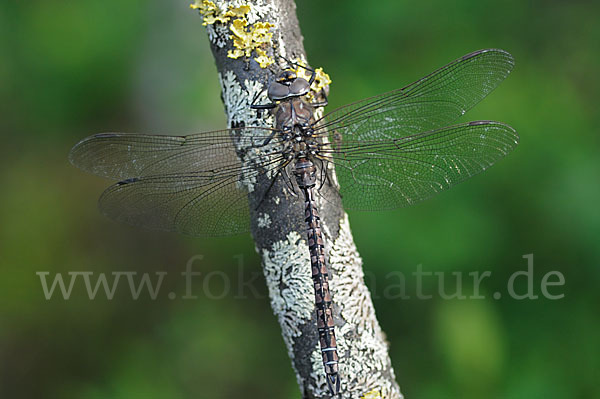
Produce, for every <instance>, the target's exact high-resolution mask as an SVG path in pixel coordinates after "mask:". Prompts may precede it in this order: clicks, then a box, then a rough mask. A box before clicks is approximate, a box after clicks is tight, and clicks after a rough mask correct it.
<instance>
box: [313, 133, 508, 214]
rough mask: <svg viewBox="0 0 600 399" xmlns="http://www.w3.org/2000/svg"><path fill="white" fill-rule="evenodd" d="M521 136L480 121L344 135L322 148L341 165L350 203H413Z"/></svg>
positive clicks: (474, 170) (484, 164)
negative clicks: (381, 137)
mask: <svg viewBox="0 0 600 399" xmlns="http://www.w3.org/2000/svg"><path fill="white" fill-rule="evenodd" d="M518 141H519V136H518V135H517V133H516V132H515V131H514V130H513V128H511V127H510V126H508V125H505V124H502V123H499V122H491V121H478V122H469V123H464V124H460V125H456V126H451V127H446V128H442V129H438V130H434V131H430V132H426V133H420V134H416V135H413V136H409V137H404V138H400V139H394V140H387V141H364V140H344V141H341V142H337V143H334V146H333V148H330V149H326V148H325V149H323V150H322V151H321V153H320V154H322V155H323V156H324V157H325V158H326V159H328V160H329V161H331V162H333V163H334V164H335V166H336V173H337V177H338V180H339V184H340V194H341V195H342V201H343V203H344V206H346V207H347V208H348V209H362V210H378V209H393V208H398V207H402V206H407V205H412V204H414V203H416V202H419V201H422V200H424V199H427V198H429V197H432V196H433V195H435V194H436V193H439V192H440V191H442V190H446V189H448V188H450V187H452V186H454V185H455V184H458V183H460V182H462V181H464V180H466V179H468V178H469V177H471V176H474V175H476V174H478V173H480V172H483V171H484V170H485V169H487V168H488V167H490V166H491V165H493V164H494V163H495V162H496V161H498V160H499V159H500V158H502V157H504V156H505V155H506V154H508V153H509V152H510V151H511V150H513V149H514V148H515V147H516V146H517V144H518Z"/></svg>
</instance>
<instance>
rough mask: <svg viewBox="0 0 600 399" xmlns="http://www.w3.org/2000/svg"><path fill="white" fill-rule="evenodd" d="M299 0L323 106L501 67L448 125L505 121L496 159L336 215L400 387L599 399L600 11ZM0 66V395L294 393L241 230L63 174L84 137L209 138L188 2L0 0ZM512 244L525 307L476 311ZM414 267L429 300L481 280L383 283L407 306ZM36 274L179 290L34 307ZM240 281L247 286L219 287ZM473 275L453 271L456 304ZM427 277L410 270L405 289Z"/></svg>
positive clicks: (430, 286)
mask: <svg viewBox="0 0 600 399" xmlns="http://www.w3.org/2000/svg"><path fill="white" fill-rule="evenodd" d="M298 3H299V4H298V16H299V19H300V24H301V27H302V31H303V35H304V44H305V47H306V50H307V53H308V56H309V59H310V61H311V63H312V65H314V66H322V67H324V68H325V71H326V72H328V73H329V74H330V76H331V78H332V80H333V84H332V86H331V95H330V103H331V106H330V109H332V108H333V107H335V106H339V105H343V104H345V103H348V102H351V101H354V100H357V99H361V98H364V97H367V96H370V95H374V94H378V93H381V92H384V91H388V90H391V89H394V88H398V87H401V86H403V85H405V84H407V83H410V82H412V81H414V80H416V79H417V78H420V77H421V76H423V75H425V74H426V73H429V72H431V71H432V70H434V69H435V68H437V67H439V66H441V65H444V64H445V63H447V62H449V61H451V60H453V59H455V58H457V57H459V56H462V55H463V54H466V53H468V52H470V51H473V50H476V49H480V48H486V47H498V48H503V49H505V50H507V51H509V52H511V53H512V54H513V55H514V57H515V59H516V67H515V70H514V72H513V73H512V74H511V75H510V76H509V78H508V79H507V80H506V81H505V82H504V83H503V84H502V85H501V86H500V87H499V88H498V89H497V90H496V91H495V92H494V93H492V95H491V96H490V97H489V98H487V99H486V100H485V101H483V102H482V103H481V104H479V105H478V106H477V107H476V108H475V109H473V110H472V111H471V112H469V113H468V114H467V115H466V116H465V118H466V119H463V120H475V119H495V120H500V121H503V122H506V123H508V124H510V125H512V126H513V127H515V129H516V130H517V131H518V132H519V134H520V136H521V144H520V145H519V147H518V148H517V149H516V151H515V152H514V153H512V154H510V155H509V156H508V157H507V158H506V159H504V160H502V161H501V162H499V164H498V165H497V166H494V167H493V168H492V169H490V170H489V171H487V172H486V173H485V174H483V175H480V176H477V177H475V178H473V179H471V180H470V181H468V182H467V183H464V184H462V185H460V186H458V187H456V188H454V189H452V190H450V191H448V192H446V193H443V194H441V195H439V196H437V197H436V198H435V199H433V200H430V201H427V202H425V203H423V204H420V205H418V206H414V207H411V208H405V209H401V210H399V211H395V212H380V213H352V214H351V215H350V221H351V226H352V228H353V231H354V236H355V239H356V242H357V245H358V248H359V251H360V252H361V254H362V255H363V257H364V263H365V272H366V273H367V281H368V283H369V284H370V287H371V289H372V291H373V297H374V302H375V306H376V309H377V314H378V317H379V320H380V323H381V325H382V327H383V329H384V330H385V332H386V334H387V337H388V340H389V342H390V343H391V346H390V353H391V356H392V361H393V365H394V368H395V371H396V375H397V379H398V382H399V384H400V386H401V388H402V391H403V393H404V394H405V395H406V397H407V398H419V399H429V398H431V399H441V398H461V399H470V398H483V397H489V398H505V399H512V398H515V399H517V398H528V399H529V398H545V399H553V398H561V399H563V398H585V399H588V398H593V397H598V391H599V389H600V382H599V381H600V317H599V311H600V309H599V305H600V294H599V290H598V284H599V283H600V265H599V263H600V262H599V261H600V249H599V247H598V238H599V237H600V211H599V205H600V201H599V200H600V188H599V182H600V179H599V175H600V174H599V172H600V161H599V157H598V149H599V148H600V146H599V141H600V139H599V135H598V133H599V129H598V126H600V113H599V112H598V95H599V93H600V80H599V78H598V75H599V74H598V73H599V71H600V51H598V50H599V47H598V44H599V43H600V24H599V23H598V17H599V15H600V14H599V8H600V7H599V4H598V3H595V4H592V2H577V1H570V2H563V1H521V0H510V1H506V2H501V3H497V2H494V3H492V2H485V1H484V2H482V1H474V0H472V1H466V0H463V1H456V2H448V1H442V0H437V1H430V2H412V1H410V2H408V1H378V2H368V3H367V2H364V1H355V0H352V1H345V2H343V3H342V2H330V3H331V4H329V2H327V3H326V2H317V1H308V2H304V1H300V2H298ZM0 56H1V62H0V101H1V104H2V105H1V107H0V127H1V134H2V143H3V144H2V146H0V155H1V156H0V187H1V191H2V195H0V264H1V270H2V272H3V273H2V275H3V276H4V277H3V278H2V279H0V295H1V296H0V397H2V398H91V399H100V398H102V399H104V398H192V397H194V398H238V397H245V398H259V397H260V398H262V397H268V398H300V393H299V391H298V388H297V384H296V380H295V376H294V374H293V372H292V369H291V367H290V366H289V360H288V358H287V353H286V350H285V347H284V344H283V341H282V339H281V336H280V333H279V325H278V323H277V321H276V320H275V317H274V316H273V315H272V312H271V308H270V305H269V301H268V298H267V297H266V296H265V294H266V287H265V285H264V282H263V281H262V275H261V274H260V273H261V269H260V264H259V257H258V256H257V255H256V254H255V253H254V246H253V243H252V240H251V238H250V236H249V235H248V236H239V237H231V238H222V239H191V238H185V237H180V236H177V235H174V234H167V233H156V232H148V231H143V230H139V229H135V228H132V227H128V226H122V225H118V224H116V223H113V222H112V221H110V220H107V219H105V218H104V217H102V216H101V215H100V214H99V213H98V212H97V210H96V207H95V203H96V200H97V197H98V196H99V194H100V193H101V192H102V190H103V189H104V188H105V187H106V186H107V185H108V182H107V181H104V180H103V179H100V178H96V177H94V176H91V175H87V174H85V173H83V172H81V171H79V170H77V169H75V168H74V167H72V166H71V165H69V164H68V162H67V153H68V151H69V149H70V148H71V146H72V145H73V144H74V143H75V142H77V141H78V140H79V139H81V138H83V137H84V136H87V135H89V134H92V133H97V132H102V131H132V132H150V133H170V134H184V133H193V132H199V131H203V130H209V129H216V128H222V127H224V126H225V117H224V113H223V110H222V104H221V101H220V99H219V86H218V82H217V75H216V69H215V66H214V62H213V59H212V55H211V53H210V50H209V48H208V43H207V39H206V35H205V30H204V28H203V27H202V25H201V19H200V17H199V16H198V15H197V13H196V12H193V11H191V10H190V9H189V8H188V3H187V2H185V1H182V2H165V1H158V0H152V1H148V0H146V1H141V0H138V1H121V0H119V1H117V0H106V1H102V2H96V1H88V0H82V1H78V2H74V1H58V0H57V1H50V0H47V1H28V2H9V1H3V2H2V3H1V5H0ZM530 253H533V254H534V276H533V282H534V290H535V293H536V294H538V295H540V297H539V298H538V299H537V300H516V299H512V298H509V297H508V296H507V295H504V296H503V297H502V298H500V299H499V300H494V299H492V295H491V294H492V293H494V292H502V293H506V285H507V281H508V279H509V278H510V276H511V275H512V274H513V273H515V272H516V271H519V270H525V269H526V265H527V263H526V260H525V259H523V255H525V254H530ZM195 255H202V256H203V259H202V260H198V259H196V260H195V261H194V269H195V270H196V271H199V272H201V273H202V276H200V277H198V280H194V294H195V295H198V297H199V298H198V299H196V300H183V299H180V298H179V296H181V293H182V292H184V291H185V282H184V280H183V279H182V277H181V276H180V273H181V272H182V271H183V270H184V269H185V267H186V263H187V262H188V260H190V259H192V260H193V259H195V258H193V257H194V256H195ZM240 265H242V267H241V268H240ZM417 265H422V269H423V271H425V272H446V273H447V275H448V280H447V281H446V289H447V291H448V292H453V291H456V283H455V282H454V280H453V279H451V278H450V277H451V276H450V273H451V272H454V271H461V272H463V274H464V275H465V277H466V276H468V273H469V272H474V271H479V272H480V273H481V272H483V271H490V272H491V273H492V277H490V278H488V279H486V280H484V282H483V283H482V288H481V293H482V294H483V295H486V298H487V299H485V300H481V299H480V300H474V299H472V300H443V299H442V298H440V297H439V295H435V296H434V298H432V299H430V300H419V299H417V298H414V295H412V296H413V298H411V299H404V300H403V299H398V298H390V297H389V295H387V297H386V295H385V294H386V293H389V289H391V288H390V284H397V283H398V281H397V280H394V277H393V276H394V275H390V274H389V273H390V272H398V271H399V272H402V273H403V274H404V275H406V276H408V278H407V281H406V291H407V294H409V295H411V294H414V293H415V280H414V278H410V276H411V273H413V272H414V271H415V270H416V268H417ZM40 271H47V272H50V273H51V274H50V277H52V276H54V274H55V273H64V274H65V277H66V273H67V272H69V271H87V272H94V273H95V274H97V273H101V272H104V273H107V274H109V275H110V273H111V272H115V271H129V272H138V276H139V275H141V273H152V276H154V275H155V274H154V273H155V272H167V273H168V276H167V277H165V279H164V281H163V285H162V287H161V291H160V292H161V293H165V292H170V291H173V292H176V293H177V294H178V298H176V299H174V300H170V299H169V298H168V297H167V296H166V295H164V294H162V295H159V296H158V297H157V299H156V300H152V299H150V298H148V295H142V296H141V297H140V299H139V300H133V299H132V298H131V294H130V293H129V292H128V291H127V289H124V288H123V287H121V288H120V289H118V290H117V293H116V294H115V298H114V299H113V300H107V299H106V296H105V295H103V293H102V292H101V293H99V294H98V297H97V298H96V299H94V300H90V299H88V297H87V294H86V292H85V289H84V288H83V284H82V283H81V280H80V281H79V283H77V284H75V288H74V289H73V292H72V294H71V298H70V299H69V300H63V299H61V298H60V297H59V296H58V295H55V297H53V299H51V300H46V299H45V298H44V294H43V290H42V287H41V284H40V278H39V277H38V276H37V275H36V272H40ZM550 271H560V272H561V273H562V274H563V275H564V278H565V285H564V286H563V287H553V288H552V289H551V290H550V292H551V293H558V294H560V293H564V294H565V296H564V298H563V299H559V300H550V299H546V298H544V297H542V296H541V293H540V283H541V280H542V278H543V276H544V275H545V273H548V272H550ZM209 273H212V274H209ZM240 274H241V276H240ZM256 275H258V277H256V278H255V276H256ZM207 276H210V277H211V278H210V279H204V277H207ZM153 278H154V277H153ZM252 278H255V280H253V281H252V282H251V285H252V289H254V290H255V291H252V290H251V289H248V287H247V286H243V285H240V284H239V282H240V281H242V282H244V281H246V282H247V281H249V280H251V279H252ZM225 280H227V281H230V283H231V284H230V286H229V290H227V289H228V287H227V285H226V284H224V283H223V281H225ZM471 286H472V284H471V280H470V279H466V278H465V281H464V282H463V290H464V291H465V293H467V294H468V293H469V292H471V291H472V287H471ZM436 287H437V285H436V284H435V280H434V279H431V278H430V279H429V280H428V279H426V280H425V287H424V291H425V292H435V290H436ZM386 289H387V290H388V291H386ZM526 289H527V287H526V282H525V281H524V280H522V279H521V280H520V281H519V283H518V284H517V291H518V292H523V291H524V290H526ZM240 290H241V292H240ZM223 292H225V293H226V295H224V296H223V297H222V298H214V297H211V294H213V295H216V296H219V294H221V293H223Z"/></svg>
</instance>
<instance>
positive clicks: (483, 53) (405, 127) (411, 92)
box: [316, 49, 514, 141]
mask: <svg viewBox="0 0 600 399" xmlns="http://www.w3.org/2000/svg"><path fill="white" fill-rule="evenodd" d="M513 65H514V62H513V57H512V56H511V55H510V54H509V53H507V52H506V51H504V50H497V49H488V50H479V51H476V52H473V53H471V54H467V55H465V56H463V57H461V58H459V59H457V60H455V61H453V62H451V63H450V64H448V65H446V66H444V67H442V68H440V69H438V70H437V71H435V72H433V73H431V74H429V75H427V76H425V77H424V78H422V79H420V80H418V81H416V82H414V83H412V84H410V85H408V86H406V87H404V88H402V89H398V90H394V91H391V92H389V93H385V94H381V95H379V96H376V97H372V98H368V99H365V100H362V101H359V102H356V103H353V104H349V105H346V106H344V107H341V108H338V109H337V110H335V111H333V112H331V113H329V114H327V115H325V116H324V117H323V118H322V119H321V120H319V121H318V122H317V123H316V125H317V127H316V130H317V131H323V130H325V129H326V130H328V131H329V134H330V135H334V134H335V135H341V136H343V137H344V138H346V139H350V140H367V141H368V140H377V139H379V140H384V139H395V138H400V137H406V136H410V135H413V134H416V133H421V132H426V131H430V130H434V129H438V128H441V127H443V126H447V125H448V124H450V123H452V122H453V121H454V120H456V119H457V118H458V117H459V116H461V115H462V114H464V113H465V112H466V111H467V110H469V109H470V108H471V107H473V106H474V105H475V104H477V103H478V102H479V101H481V100H482V99H483V98H484V97H485V96H486V95H487V94H488V93H490V92H491V91H492V90H494V88H496V86H498V84H499V83H500V82H502V81H503V80H504V79H505V78H506V76H507V75H508V74H509V73H510V71H511V70H512V68H513Z"/></svg>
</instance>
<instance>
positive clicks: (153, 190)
mask: <svg viewBox="0 0 600 399" xmlns="http://www.w3.org/2000/svg"><path fill="white" fill-rule="evenodd" d="M513 66H514V60H513V57H512V55H511V54H509V53H508V52H506V51H504V50H500V49H485V50H479V51H475V52H472V53H469V54H467V55H464V56H463V57H461V58H459V59H457V60H455V61H453V62H451V63H449V64H448V65H446V66H444V67H442V68H439V69H437V70H436V71H434V72H432V73H430V74H429V75H427V76H425V77H423V78H421V79H419V80H417V81H416V82H414V83H412V84H409V85H408V86H405V87H403V88H401V89H396V90H393V91H390V92H388V93H384V94H381V95H378V96H375V97H371V98H367V99H364V100H361V101H358V102H355V103H351V104H349V105H346V106H342V107H340V108H338V109H336V110H334V111H332V112H329V113H327V114H325V115H324V116H323V117H316V114H315V109H316V108H318V107H322V106H324V105H326V102H327V101H326V96H325V101H322V102H320V103H317V102H313V103H311V102H310V101H309V100H308V93H309V91H310V90H311V89H310V86H311V84H312V83H313V81H314V79H315V72H314V70H312V69H310V68H308V67H306V68H305V69H307V70H309V71H311V72H312V75H311V77H310V79H309V80H306V79H304V78H302V77H299V76H297V75H296V74H295V72H294V71H293V69H292V67H288V68H286V69H284V70H283V72H281V73H280V74H278V75H277V77H276V79H275V80H274V81H273V82H271V84H270V85H269V86H268V90H267V97H268V99H269V101H270V102H269V103H267V104H257V105H254V104H253V105H252V108H254V109H256V110H257V112H262V110H270V112H272V114H273V115H274V117H275V126H274V127H261V126H247V127H237V128H231V129H224V130H219V131H212V132H205V133H200V134H194V135H189V136H164V135H142V134H127V133H102V134H96V135H92V136H90V137H87V138H85V139H83V140H82V141H80V142H79V143H77V144H76V145H75V146H74V147H73V148H72V150H71V152H70V154H69V158H70V161H71V163H72V164H74V165H75V166H77V167H79V168H81V169H83V170H85V171H88V172H91V173H93V174H96V175H99V176H102V177H106V178H110V179H114V180H117V181H118V182H117V183H115V184H114V185H112V186H110V187H109V188H108V189H107V190H106V191H105V192H104V193H103V194H102V195H101V197H100V200H99V206H100V209H101V211H102V212H103V213H104V214H106V215H107V216H109V217H110V218H112V219H115V220H117V221H120V222H125V223H128V224H132V225H137V226H143V227H147V228H152V229H161V230H168V231H175V232H179V233H183V234H187V235H193V236H218V235H229V234H236V233H242V232H247V231H249V229H250V212H249V211H250V209H249V201H248V195H249V191H251V190H253V188H252V183H253V182H256V181H257V177H258V176H259V174H262V175H266V176H269V178H270V179H271V181H272V182H274V181H277V180H278V179H283V180H284V181H285V182H286V186H287V187H289V190H290V191H292V192H295V193H298V194H302V198H303V199H304V211H305V213H304V216H305V219H304V222H305V225H306V231H307V244H308V245H307V246H308V251H309V254H310V260H311V271H312V279H313V285H314V293H315V308H316V314H317V329H318V336H319V343H320V348H321V354H322V358H323V367H324V371H325V375H326V381H327V385H328V388H329V391H330V393H331V394H332V395H336V394H338V393H339V391H340V376H339V368H338V363H339V356H338V353H337V346H336V340H335V323H334V320H333V315H332V314H333V312H332V299H331V293H330V291H329V284H328V279H329V274H328V267H327V264H326V261H325V259H326V258H325V242H324V238H323V234H322V232H321V221H320V217H319V213H318V206H317V202H316V196H317V195H320V193H321V191H323V192H324V193H326V192H327V190H321V188H322V187H323V186H324V185H327V186H328V187H331V186H333V187H335V191H336V195H339V196H341V198H342V202H343V205H344V207H345V208H346V209H359V210H382V209H394V208H399V207H404V206H408V205H412V204H415V203H418V202H420V201H423V200H425V199H427V198H430V197H432V196H434V195H435V194H437V193H439V192H441V191H443V190H446V189H448V188H450V187H452V186H454V185H456V184H458V183H460V182H462V181H464V180H466V179H468V178H470V177H472V176H474V175H476V174H478V173H480V172H483V171H484V170H486V169H487V168H488V167H490V166H491V165H493V164H494V163H495V162H496V161H498V160H499V159H501V158H503V157H504V156H506V155H507V154H508V153H509V152H511V151H512V150H513V149H514V148H515V147H516V146H517V144H518V142H519V136H518V135H517V133H516V132H515V130H514V129H513V128H512V127H510V126H508V125H506V124H504V123H501V122H495V121H488V120H479V121H471V122H463V123H458V124H454V125H452V123H453V122H454V121H455V120H456V119H457V118H459V117H460V116H462V115H463V114H465V112H467V111H468V110H469V109H470V108H472V107H473V106H474V105H475V104H477V103H478V102H479V101H481V100H482V99H483V98H484V97H485V96H487V94H489V93H490V92H491V91H492V90H494V89H495V88H496V87H497V86H498V84H499V83H500V82H502V81H503V80H504V79H505V78H506V77H507V76H508V74H509V73H510V72H511V71H512V69H513ZM332 168H333V169H335V175H336V179H333V178H332V172H331V169H332ZM266 191H267V192H268V190H266ZM323 195H325V196H326V194H323Z"/></svg>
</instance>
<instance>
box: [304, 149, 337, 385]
mask: <svg viewBox="0 0 600 399" xmlns="http://www.w3.org/2000/svg"><path fill="white" fill-rule="evenodd" d="M294 174H295V176H296V181H297V183H298V187H299V188H300V190H302V192H303V193H304V216H305V219H304V221H305V223H306V227H307V238H308V249H309V252H310V264H311V270H312V280H313V284H314V289H315V308H316V311H317V328H318V332H319V344H320V346H321V356H322V359H323V367H324V368H325V374H326V378H327V386H328V387H329V390H330V391H331V393H332V394H333V395H335V394H337V393H338V392H339V391H340V377H339V374H338V372H339V369H338V362H339V356H338V353H337V344H336V340H335V324H334V321H333V311H332V302H331V293H330V292H329V282H328V277H329V274H328V272H327V266H326V263H325V245H324V242H323V234H322V232H321V219H320V217H319V213H318V211H317V208H316V204H315V201H314V188H315V184H316V167H315V166H314V164H313V163H312V162H311V161H310V160H308V159H305V158H304V159H299V160H298V161H297V162H296V168H295V170H294Z"/></svg>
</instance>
